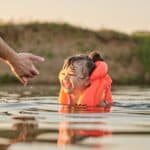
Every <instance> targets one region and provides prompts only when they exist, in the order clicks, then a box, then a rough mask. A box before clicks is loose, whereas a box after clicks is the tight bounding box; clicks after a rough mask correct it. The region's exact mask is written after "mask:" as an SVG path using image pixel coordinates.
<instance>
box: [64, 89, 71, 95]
mask: <svg viewBox="0 0 150 150" xmlns="http://www.w3.org/2000/svg"><path fill="white" fill-rule="evenodd" d="M64 92H65V93H67V94H71V93H72V90H71V89H64Z"/></svg>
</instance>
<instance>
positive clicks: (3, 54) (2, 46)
mask: <svg viewBox="0 0 150 150" xmlns="http://www.w3.org/2000/svg"><path fill="white" fill-rule="evenodd" d="M15 55H16V52H15V51H14V50H13V49H12V48H11V47H9V45H8V44H7V43H6V42H5V41H4V40H3V39H2V38H1V37H0V58H1V59H3V60H5V61H11V59H13V57H15Z"/></svg>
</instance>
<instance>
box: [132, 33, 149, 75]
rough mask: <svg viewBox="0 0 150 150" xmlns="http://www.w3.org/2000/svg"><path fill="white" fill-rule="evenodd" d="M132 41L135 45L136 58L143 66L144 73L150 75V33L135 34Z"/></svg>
mask: <svg viewBox="0 0 150 150" xmlns="http://www.w3.org/2000/svg"><path fill="white" fill-rule="evenodd" d="M133 39H134V40H135V42H136V43H137V45H136V51H137V56H138V58H139V60H140V61H141V63H142V64H143V66H144V68H145V71H146V72H148V73H149V74H150V33H149V34H148V33H143V34H142V33H136V34H134V35H133Z"/></svg>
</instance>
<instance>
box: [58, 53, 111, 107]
mask: <svg viewBox="0 0 150 150" xmlns="http://www.w3.org/2000/svg"><path fill="white" fill-rule="evenodd" d="M59 80H60V84H61V89H60V94H59V103H60V104H67V105H86V106H100V105H102V106H104V105H108V104H111V103H112V95H111V83H112V80H111V78H110V76H109V75H108V66H107V64H106V63H105V62H104V61H103V59H102V58H101V56H100V54H99V53H97V52H92V53H90V54H89V56H87V55H75V56H72V57H69V58H67V59H66V60H65V62H64V65H63V68H62V70H61V71H60V73H59Z"/></svg>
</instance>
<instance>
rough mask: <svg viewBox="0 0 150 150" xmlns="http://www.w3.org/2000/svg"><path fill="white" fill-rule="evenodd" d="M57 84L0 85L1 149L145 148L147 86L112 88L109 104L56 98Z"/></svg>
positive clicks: (149, 118) (149, 141) (149, 127)
mask: <svg viewBox="0 0 150 150" xmlns="http://www.w3.org/2000/svg"><path fill="white" fill-rule="evenodd" d="M57 93H58V87H50V86H28V87H23V86H13V85H11V86H1V87H0V150H27V149H28V150H30V149H31V150H51V149H52V150H55V149H71V150H75V149H80V150H85V149H87V150H134V149H136V150H141V149H142V150H149V149H150V88H149V87H137V86H132V87H127V86H126V87H121V86H120V87H119V86H118V87H114V88H113V101H114V104H113V106H112V107H111V108H110V112H109V110H108V109H109V108H106V109H104V108H97V109H96V110H95V109H92V108H90V109H87V108H73V107H69V108H68V107H65V108H63V109H62V106H60V105H58V103H57Z"/></svg>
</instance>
